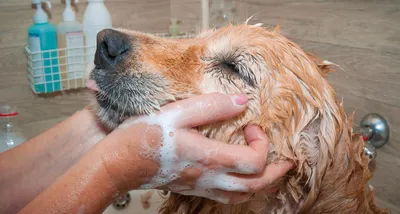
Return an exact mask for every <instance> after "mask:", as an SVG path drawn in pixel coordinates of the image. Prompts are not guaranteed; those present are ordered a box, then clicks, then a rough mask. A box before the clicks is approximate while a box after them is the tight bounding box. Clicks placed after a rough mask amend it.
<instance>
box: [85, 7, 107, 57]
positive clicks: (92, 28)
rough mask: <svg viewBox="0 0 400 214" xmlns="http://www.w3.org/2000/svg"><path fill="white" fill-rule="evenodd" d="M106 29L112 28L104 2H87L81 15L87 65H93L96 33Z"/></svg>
mask: <svg viewBox="0 0 400 214" xmlns="http://www.w3.org/2000/svg"><path fill="white" fill-rule="evenodd" d="M106 28H112V20H111V16H110V13H109V12H108V10H107V8H106V6H105V5H104V0H89V4H88V6H87V8H86V10H85V14H84V15H83V32H84V33H85V46H86V53H85V55H86V62H87V63H93V61H94V54H95V51H96V37H97V33H99V32H100V31H101V30H103V29H106Z"/></svg>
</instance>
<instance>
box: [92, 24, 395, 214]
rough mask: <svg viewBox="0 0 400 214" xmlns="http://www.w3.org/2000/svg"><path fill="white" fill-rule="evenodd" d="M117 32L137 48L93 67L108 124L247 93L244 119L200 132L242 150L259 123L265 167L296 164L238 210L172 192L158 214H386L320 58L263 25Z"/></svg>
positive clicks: (360, 145)
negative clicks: (273, 189) (180, 33)
mask: <svg viewBox="0 0 400 214" xmlns="http://www.w3.org/2000/svg"><path fill="white" fill-rule="evenodd" d="M120 32H121V33H123V34H124V35H125V36H126V37H125V36H124V39H126V40H128V41H129V43H130V44H131V46H132V48H133V49H134V51H132V53H130V54H129V55H127V56H126V60H124V61H123V62H119V64H118V66H116V67H115V68H113V69H109V68H108V69H106V68H102V66H101V63H99V62H97V65H96V66H97V68H96V69H94V70H93V71H92V73H91V78H93V79H94V80H96V82H97V84H98V85H99V87H100V88H101V89H102V90H103V93H98V94H97V101H98V103H99V105H97V107H98V114H99V116H100V118H101V119H102V120H103V122H104V123H105V124H107V125H108V126H109V127H110V128H114V127H116V126H117V125H118V124H120V123H121V122H122V121H123V120H124V118H126V117H129V116H133V115H140V114H148V113H150V112H153V111H155V110H157V109H158V108H159V107H160V106H161V105H163V104H165V103H167V102H169V101H171V100H176V99H183V98H187V97H191V96H194V95H196V94H202V93H208V92H215V91H216V92H222V93H237V92H244V93H246V94H247V95H248V97H249V105H248V109H247V110H246V111H245V112H244V113H243V114H241V115H239V116H237V117H235V118H233V119H230V120H227V121H223V122H219V123H215V124H212V125H206V126H202V127H199V131H200V132H201V133H202V134H204V135H205V136H207V137H210V138H214V139H218V140H221V141H223V142H228V143H231V144H243V143H245V141H244V139H243V133H242V128H243V127H244V126H245V125H247V124H249V123H256V124H259V125H260V126H261V127H262V128H263V130H265V132H266V133H267V135H268V137H269V140H270V143H271V144H272V145H271V149H270V150H269V160H268V162H270V163H271V162H273V161H276V160H279V159H290V160H293V161H294V162H295V163H296V168H295V169H294V170H292V171H290V172H289V173H288V174H287V176H285V177H284V178H283V179H281V180H280V181H279V182H278V184H277V185H278V186H279V188H280V191H279V192H278V193H267V192H263V191H261V192H257V193H255V195H254V198H253V199H252V200H251V201H249V202H245V203H242V204H237V205H223V204H220V203H217V202H214V201H211V200H208V199H204V198H199V197H193V196H183V195H179V194H176V193H172V194H170V195H169V196H168V198H167V199H166V201H165V203H164V204H163V205H162V207H161V209H160V212H161V213H165V214H169V213H221V214H222V213H234V214H239V213H240V214H241V213H349V214H350V213H352V214H353V213H388V212H389V211H387V210H384V209H381V208H379V207H377V206H376V204H375V202H374V198H373V197H374V196H373V191H372V189H371V188H370V187H369V186H368V180H369V179H370V177H371V172H370V171H369V169H368V162H369V160H368V159H367V157H366V156H365V155H364V154H363V145H364V143H363V141H362V139H361V137H360V136H359V135H358V134H354V133H353V131H352V126H353V124H352V117H347V116H346V114H345V112H344V110H343V107H342V103H340V102H338V101H337V99H336V94H335V92H334V90H333V88H332V87H331V86H330V85H329V83H328V82H327V80H326V79H325V78H324V76H325V74H326V73H327V72H328V71H330V69H331V68H330V67H329V65H328V64H327V63H326V62H324V61H321V60H319V59H318V58H316V57H314V56H313V55H311V54H307V53H305V52H304V51H303V50H302V49H301V48H300V47H299V46H298V45H297V44H295V43H293V42H291V41H289V40H288V39H286V38H285V37H283V36H282V35H280V34H279V32H277V31H269V30H267V29H265V28H262V27H260V26H251V25H246V24H243V25H237V26H233V25H229V26H226V27H223V28H221V29H218V30H210V31H206V32H204V33H202V34H200V35H199V36H198V37H196V38H194V39H184V40H173V39H165V38H158V37H154V36H151V35H146V34H141V33H138V32H132V31H125V30H120ZM100 36H101V35H100ZM133 52H134V53H133ZM137 81H140V84H141V86H140V87H139V86H138V85H139V83H138V82H137Z"/></svg>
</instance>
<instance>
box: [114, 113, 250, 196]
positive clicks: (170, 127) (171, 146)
mask: <svg viewBox="0 0 400 214" xmlns="http://www.w3.org/2000/svg"><path fill="white" fill-rule="evenodd" d="M181 112H182V109H179V108H178V110H175V111H167V112H161V113H160V114H159V115H155V114H152V115H149V116H147V117H142V118H138V119H136V120H127V121H125V123H124V124H122V125H121V126H120V128H127V127H129V126H131V125H133V124H138V123H146V124H149V125H158V126H159V127H160V128H161V129H162V142H161V146H160V148H159V149H158V150H157V151H154V149H151V148H150V147H149V145H148V144H147V143H146V140H147V139H144V140H143V142H141V144H142V147H141V150H143V151H140V152H141V154H143V155H144V156H145V157H149V158H150V157H151V158H152V159H153V160H155V161H157V162H159V164H160V168H159V170H158V172H157V174H156V175H155V176H154V177H153V178H152V179H151V180H150V182H149V183H147V184H144V185H142V186H140V187H139V189H156V188H158V187H161V186H165V185H166V186H167V187H168V188H169V189H170V190H171V191H175V192H179V193H181V194H185V195H197V196H201V197H206V198H210V199H213V200H217V201H219V202H222V203H228V201H229V198H225V197H224V196H223V195H220V194H217V193H216V192H215V189H221V190H226V191H237V192H247V191H248V188H247V187H246V186H244V185H241V184H239V183H238V181H237V180H236V178H235V177H233V176H231V175H229V174H228V173H229V171H228V169H226V170H215V169H208V168H207V167H204V166H201V165H200V164H198V163H196V161H199V160H196V156H197V155H193V156H191V157H178V155H177V151H176V150H177V145H176V140H175V138H176V134H175V132H176V128H175V126H174V125H175V121H177V120H178V118H179V117H180V116H181ZM171 133H172V134H171ZM193 143H196V142H193ZM200 152H204V154H205V156H206V157H210V156H218V153H219V150H218V149H210V148H209V149H207V148H206V149H205V150H203V151H200ZM201 157H202V155H201ZM190 158H192V159H190ZM190 160H192V161H190ZM202 161H203V163H205V164H206V165H207V163H208V161H207V159H206V160H202ZM189 167H195V168H197V169H200V170H201V176H200V177H199V178H198V180H197V181H196V185H195V188H194V189H193V190H188V189H190V188H189V187H187V186H179V185H176V184H170V183H171V182H173V181H174V180H176V179H178V178H179V175H180V173H181V172H182V171H184V170H185V169H187V168H189ZM238 167H239V168H241V169H243V168H244V169H248V170H254V167H251V166H249V165H244V164H238ZM229 170H231V169H229ZM168 184H170V185H168Z"/></svg>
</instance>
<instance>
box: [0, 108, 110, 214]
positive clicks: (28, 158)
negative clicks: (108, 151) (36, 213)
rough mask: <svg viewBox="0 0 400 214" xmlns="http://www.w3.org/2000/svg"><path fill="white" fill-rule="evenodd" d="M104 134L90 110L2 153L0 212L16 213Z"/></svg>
mask: <svg viewBox="0 0 400 214" xmlns="http://www.w3.org/2000/svg"><path fill="white" fill-rule="evenodd" d="M103 137H104V132H103V130H102V129H101V128H100V127H99V126H98V125H97V123H96V119H95V117H94V116H93V115H92V114H91V113H90V111H89V110H88V109H84V110H82V111H79V112H77V113H75V114H74V115H73V116H71V117H70V118H68V119H67V120H65V121H63V122H61V123H60V124H58V125H56V126H54V127H53V128H51V129H49V130H48V131H46V132H44V133H43V134H41V135H39V136H37V137H35V138H33V139H31V140H29V141H27V142H25V143H24V144H22V145H20V146H18V147H16V148H14V149H11V150H9V151H7V152H4V153H2V154H0V174H1V175H2V176H0V189H1V191H0V198H2V200H0V213H15V212H16V211H18V210H20V209H21V208H22V207H24V206H25V205H26V204H27V203H28V202H29V201H31V200H32V199H33V198H35V197H36V196H37V195H39V194H40V193H41V192H42V191H43V190H44V189H46V188H47V187H48V186H50V184H52V183H53V182H54V181H55V180H56V179H57V178H58V177H60V176H61V175H62V174H63V173H64V172H65V171H67V170H68V169H69V168H70V167H71V166H72V165H73V164H75V163H76V162H77V161H78V160H79V159H80V158H81V157H82V156H83V155H84V154H85V153H86V152H87V151H88V150H89V149H90V148H92V147H93V145H95V144H96V143H97V142H98V141H99V140H100V139H102V138H103Z"/></svg>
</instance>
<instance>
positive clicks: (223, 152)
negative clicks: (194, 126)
mask: <svg viewBox="0 0 400 214" xmlns="http://www.w3.org/2000/svg"><path fill="white" fill-rule="evenodd" d="M175 136H176V140H177V145H178V146H177V147H178V150H177V152H178V156H179V157H181V158H190V159H191V160H193V161H195V162H197V163H200V164H201V165H203V166H205V167H207V168H209V169H227V170H228V171H229V172H237V173H243V174H254V173H259V172H261V171H263V170H264V168H265V164H266V152H265V151H266V150H265V149H264V150H260V151H255V150H253V148H251V147H250V146H246V145H229V144H225V143H222V142H219V141H216V140H212V139H209V138H206V137H204V136H202V135H201V134H199V133H194V132H189V131H185V130H181V131H177V132H176V135H175ZM187 139H190V141H188V140H187ZM263 144H265V143H263ZM262 152H264V154H261V153H262Z"/></svg>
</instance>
